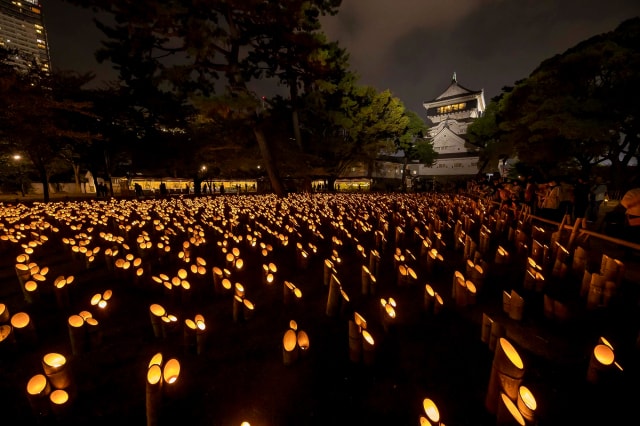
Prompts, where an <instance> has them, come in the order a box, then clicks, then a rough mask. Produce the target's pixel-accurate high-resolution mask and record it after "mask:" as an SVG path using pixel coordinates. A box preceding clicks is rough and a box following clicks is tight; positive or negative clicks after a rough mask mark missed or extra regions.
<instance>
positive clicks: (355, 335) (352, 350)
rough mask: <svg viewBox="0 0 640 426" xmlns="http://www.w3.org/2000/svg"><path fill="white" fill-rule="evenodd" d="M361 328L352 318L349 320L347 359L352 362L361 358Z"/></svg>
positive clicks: (356, 361)
mask: <svg viewBox="0 0 640 426" xmlns="http://www.w3.org/2000/svg"><path fill="white" fill-rule="evenodd" d="M362 349H363V348H362V336H361V328H360V326H359V325H358V324H356V322H355V321H354V320H349V360H350V361H351V362H354V363H358V362H360V360H361V358H362Z"/></svg>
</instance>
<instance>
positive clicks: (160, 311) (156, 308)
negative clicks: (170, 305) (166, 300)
mask: <svg viewBox="0 0 640 426" xmlns="http://www.w3.org/2000/svg"><path fill="white" fill-rule="evenodd" d="M166 313H167V311H166V310H165V309H164V307H162V305H159V304H157V303H154V304H152V305H151V306H149V315H150V318H151V326H152V328H153V335H154V336H155V337H157V338H160V337H162V317H163V316H164V315H165V314H166Z"/></svg>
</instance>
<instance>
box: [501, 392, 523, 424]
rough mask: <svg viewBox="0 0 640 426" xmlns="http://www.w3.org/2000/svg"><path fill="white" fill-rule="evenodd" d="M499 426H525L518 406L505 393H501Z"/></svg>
mask: <svg viewBox="0 0 640 426" xmlns="http://www.w3.org/2000/svg"><path fill="white" fill-rule="evenodd" d="M496 425H497V426H525V420H524V417H523V416H522V414H521V413H520V411H519V410H518V407H517V406H516V404H515V403H514V402H513V400H511V399H510V398H509V396H508V395H507V394H505V393H504V392H501V393H500V397H499V401H498V407H497V414H496Z"/></svg>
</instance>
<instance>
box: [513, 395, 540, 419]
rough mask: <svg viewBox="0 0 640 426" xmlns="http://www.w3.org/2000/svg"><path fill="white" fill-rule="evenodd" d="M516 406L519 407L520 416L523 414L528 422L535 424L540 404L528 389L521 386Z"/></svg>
mask: <svg viewBox="0 0 640 426" xmlns="http://www.w3.org/2000/svg"><path fill="white" fill-rule="evenodd" d="M516 406H517V407H518V411H520V414H522V417H524V419H525V420H526V421H527V422H529V423H531V424H533V423H535V414H536V409H537V408H538V403H537V401H536V398H535V396H533V393H531V391H530V390H529V388H528V387H526V386H520V389H518V400H517V401H516Z"/></svg>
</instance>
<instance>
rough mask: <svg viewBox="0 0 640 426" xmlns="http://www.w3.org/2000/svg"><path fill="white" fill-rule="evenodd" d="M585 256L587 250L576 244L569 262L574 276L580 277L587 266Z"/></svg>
mask: <svg viewBox="0 0 640 426" xmlns="http://www.w3.org/2000/svg"><path fill="white" fill-rule="evenodd" d="M587 258H588V256H587V251H586V250H585V249H584V248H583V247H581V246H578V247H576V248H575V250H574V251H573V260H572V262H571V271H572V272H573V275H574V276H576V277H582V276H583V275H584V273H585V272H586V267H587Z"/></svg>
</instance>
